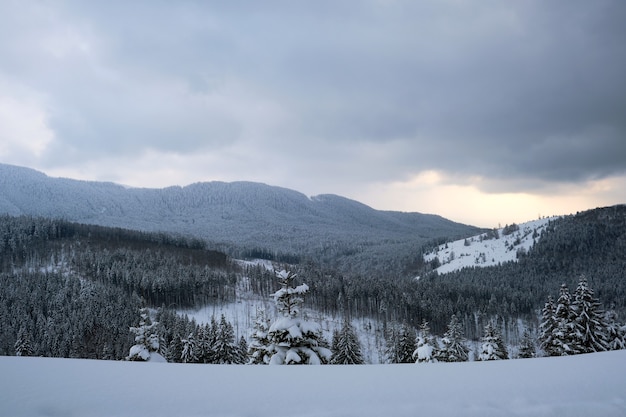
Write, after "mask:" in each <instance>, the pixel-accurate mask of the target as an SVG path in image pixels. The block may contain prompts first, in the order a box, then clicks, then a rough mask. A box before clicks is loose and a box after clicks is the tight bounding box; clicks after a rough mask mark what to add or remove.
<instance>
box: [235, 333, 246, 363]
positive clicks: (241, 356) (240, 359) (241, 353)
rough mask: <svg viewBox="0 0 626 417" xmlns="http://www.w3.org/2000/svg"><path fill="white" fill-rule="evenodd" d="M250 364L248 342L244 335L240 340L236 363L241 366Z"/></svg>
mask: <svg viewBox="0 0 626 417" xmlns="http://www.w3.org/2000/svg"><path fill="white" fill-rule="evenodd" d="M247 362H248V342H247V341H246V338H245V337H243V335H242V336H241V337H240V338H239V343H238V344H237V358H236V361H235V363H236V364H239V365H243V364H245V363H247Z"/></svg>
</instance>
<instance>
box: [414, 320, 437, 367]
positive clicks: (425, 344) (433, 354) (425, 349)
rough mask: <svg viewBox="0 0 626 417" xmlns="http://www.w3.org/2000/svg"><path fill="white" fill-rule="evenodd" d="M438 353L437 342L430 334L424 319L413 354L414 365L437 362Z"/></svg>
mask: <svg viewBox="0 0 626 417" xmlns="http://www.w3.org/2000/svg"><path fill="white" fill-rule="evenodd" d="M438 353H439V349H438V346H437V340H436V339H435V338H434V337H433V336H432V335H431V334H430V327H429V326H428V322H427V321H426V320H425V319H424V320H422V324H421V325H420V334H419V336H418V338H417V347H416V349H415V351H414V352H413V360H414V361H415V363H428V362H437V355H438Z"/></svg>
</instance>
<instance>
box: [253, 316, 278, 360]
mask: <svg viewBox="0 0 626 417" xmlns="http://www.w3.org/2000/svg"><path fill="white" fill-rule="evenodd" d="M270 325H271V323H270V320H269V319H268V318H267V315H266V313H265V309H257V311H256V319H255V321H254V328H253V329H252V334H251V335H250V346H248V358H249V359H248V363H250V364H252V365H264V364H265V365H267V364H268V363H270V359H271V357H272V356H271V352H270V349H269V346H270V340H269V338H268V332H269V330H270Z"/></svg>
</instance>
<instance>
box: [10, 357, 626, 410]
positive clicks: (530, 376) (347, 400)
mask: <svg viewBox="0 0 626 417" xmlns="http://www.w3.org/2000/svg"><path fill="white" fill-rule="evenodd" d="M0 375H2V378H0V415H1V416H12V417H21V416H29V417H36V416H42V417H43V416H83V417H99V416H107V417H109V416H119V417H124V416H128V417H131V416H132V417H141V416H150V417H159V416H178V417H186V416H230V417H234V416H255V417H265V416H267V417H270V416H271V417H281V416H285V417H298V416H306V417H310V416H324V417H334V416H359V417H367V416H372V417H380V416H394V417H398V416H410V417H414V416H418V415H428V416H455V417H456V416H480V417H487V416H498V417H500V416H568V417H577V416H603V417H617V416H620V417H623V416H626V351H624V350H622V351H614V352H604V353H596V354H588V355H579V356H571V357H560V358H540V359H518V360H507V361H494V362H484V363H480V362H466V363H457V364H446V363H437V364H420V365H415V364H405V365H361V366H350V365H345V366H338V365H335V366H332V365H326V366H261V365H258V366H252V365H185V364H168V363H136V362H111V361H90V360H75V359H51V358H20V357H0Z"/></svg>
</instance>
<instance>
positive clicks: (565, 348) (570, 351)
mask: <svg viewBox="0 0 626 417" xmlns="http://www.w3.org/2000/svg"><path fill="white" fill-rule="evenodd" d="M571 304H572V303H571V296H570V293H569V290H568V288H567V285H565V284H563V285H561V289H560V291H559V298H558V300H557V304H556V310H555V312H554V319H555V328H554V330H553V331H552V353H553V355H551V356H566V355H575V354H577V353H580V346H579V345H578V341H579V340H580V337H579V336H577V335H576V332H577V328H576V324H575V315H574V312H573V311H572V305H571Z"/></svg>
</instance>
